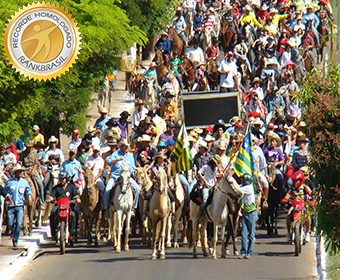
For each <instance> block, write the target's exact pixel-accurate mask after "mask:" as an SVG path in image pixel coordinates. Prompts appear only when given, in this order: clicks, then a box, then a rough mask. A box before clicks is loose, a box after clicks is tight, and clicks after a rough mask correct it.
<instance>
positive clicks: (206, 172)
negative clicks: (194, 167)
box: [198, 164, 219, 187]
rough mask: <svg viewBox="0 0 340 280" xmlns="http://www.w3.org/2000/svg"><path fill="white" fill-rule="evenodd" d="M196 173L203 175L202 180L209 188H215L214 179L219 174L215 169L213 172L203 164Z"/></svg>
mask: <svg viewBox="0 0 340 280" xmlns="http://www.w3.org/2000/svg"><path fill="white" fill-rule="evenodd" d="M198 172H199V173H200V174H201V175H203V178H204V179H205V180H206V181H207V183H208V185H209V186H210V187H213V186H215V178H216V175H217V174H218V173H219V172H218V168H217V167H215V170H214V171H213V170H211V167H210V166H209V165H207V164H205V165H203V166H202V168H201V169H200V170H199V171H198Z"/></svg>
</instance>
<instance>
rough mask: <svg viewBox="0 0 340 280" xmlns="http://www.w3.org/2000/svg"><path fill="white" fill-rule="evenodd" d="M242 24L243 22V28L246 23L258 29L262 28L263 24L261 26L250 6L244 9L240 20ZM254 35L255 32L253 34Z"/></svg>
mask: <svg viewBox="0 0 340 280" xmlns="http://www.w3.org/2000/svg"><path fill="white" fill-rule="evenodd" d="M240 22H241V26H242V27H243V26H244V25H245V24H246V23H247V24H249V25H250V26H251V27H255V26H257V27H258V28H260V29H261V28H262V24H260V23H259V22H258V21H257V19H256V17H255V15H254V13H253V10H252V8H251V7H250V6H249V5H246V6H245V7H244V14H243V15H242V17H241V19H240ZM253 33H254V32H253Z"/></svg>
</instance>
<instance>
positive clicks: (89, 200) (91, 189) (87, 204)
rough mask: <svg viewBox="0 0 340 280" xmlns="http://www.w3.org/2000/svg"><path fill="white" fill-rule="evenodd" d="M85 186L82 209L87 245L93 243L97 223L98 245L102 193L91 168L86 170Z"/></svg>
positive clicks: (96, 243) (96, 236)
mask: <svg viewBox="0 0 340 280" xmlns="http://www.w3.org/2000/svg"><path fill="white" fill-rule="evenodd" d="M84 177H85V188H84V190H83V193H82V195H81V205H80V208H81V211H82V213H83V218H84V221H85V230H86V235H87V246H90V245H91V243H92V226H93V223H95V229H96V235H95V245H96V246H97V245H98V238H99V224H98V220H99V212H100V195H99V190H98V188H97V187H96V181H95V180H94V178H93V172H92V170H91V169H86V170H85V174H84Z"/></svg>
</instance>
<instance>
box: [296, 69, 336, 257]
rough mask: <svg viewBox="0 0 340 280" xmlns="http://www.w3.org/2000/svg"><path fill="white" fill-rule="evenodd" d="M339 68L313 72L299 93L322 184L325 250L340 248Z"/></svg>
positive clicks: (320, 227)
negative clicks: (324, 71)
mask: <svg viewBox="0 0 340 280" xmlns="http://www.w3.org/2000/svg"><path fill="white" fill-rule="evenodd" d="M339 82H340V68H339V66H338V65H329V67H328V71H327V73H326V74H323V73H322V72H321V71H319V70H313V71H312V72H311V73H309V74H307V75H306V77H305V78H304V82H303V86H302V89H301V92H300V93H299V94H298V97H299V100H300V101H301V105H302V106H303V107H304V108H305V109H304V112H303V118H304V120H305V122H306V134H307V136H308V137H309V141H310V142H309V148H308V149H309V151H310V153H311V166H312V167H313V169H314V170H315V172H316V176H317V177H316V178H317V182H318V183H319V185H320V187H319V201H318V206H317V211H318V232H319V233H321V234H323V235H324V236H325V240H326V250H329V251H331V252H332V253H338V252H339V249H340V225H339V220H340V189H339V182H340V172H339V170H340V95H339Z"/></svg>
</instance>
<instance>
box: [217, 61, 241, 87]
mask: <svg viewBox="0 0 340 280" xmlns="http://www.w3.org/2000/svg"><path fill="white" fill-rule="evenodd" d="M218 71H222V72H225V71H230V72H229V74H228V75H226V74H221V80H220V86H221V87H224V88H233V87H235V80H234V75H236V74H237V67H236V64H235V63H234V62H231V63H229V62H228V61H227V60H226V59H223V60H222V62H221V65H220V67H218Z"/></svg>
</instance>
